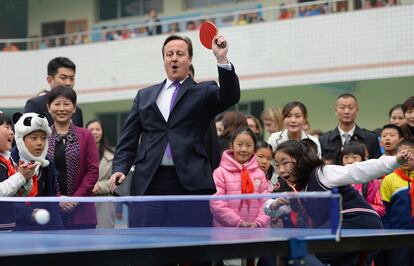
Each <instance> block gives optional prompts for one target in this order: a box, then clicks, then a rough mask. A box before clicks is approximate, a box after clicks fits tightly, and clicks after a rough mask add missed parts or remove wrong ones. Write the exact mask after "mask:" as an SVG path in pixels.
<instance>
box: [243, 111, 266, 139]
mask: <svg viewBox="0 0 414 266" xmlns="http://www.w3.org/2000/svg"><path fill="white" fill-rule="evenodd" d="M247 119H251V120H253V121H254V123H255V124H256V126H257V128H258V129H259V135H260V134H262V133H263V127H262V125H261V124H260V121H259V119H258V118H257V117H255V116H254V115H246V122H247Z"/></svg>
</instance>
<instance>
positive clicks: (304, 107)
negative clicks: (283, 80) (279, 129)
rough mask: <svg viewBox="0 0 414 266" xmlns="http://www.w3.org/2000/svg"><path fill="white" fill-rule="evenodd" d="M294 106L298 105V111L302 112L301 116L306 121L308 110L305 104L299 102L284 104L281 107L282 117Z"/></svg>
mask: <svg viewBox="0 0 414 266" xmlns="http://www.w3.org/2000/svg"><path fill="white" fill-rule="evenodd" d="M295 107H299V109H300V111H301V112H302V114H303V117H304V118H305V121H307V120H308V110H307V109H306V106H305V105H304V104H303V103H301V102H290V103H287V104H285V106H284V107H283V110H282V117H283V119H285V118H286V117H287V116H288V115H289V112H290V111H292V109H293V108H295Z"/></svg>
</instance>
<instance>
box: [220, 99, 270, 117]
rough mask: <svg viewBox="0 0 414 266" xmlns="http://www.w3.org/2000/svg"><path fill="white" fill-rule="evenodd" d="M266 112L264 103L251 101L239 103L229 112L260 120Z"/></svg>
mask: <svg viewBox="0 0 414 266" xmlns="http://www.w3.org/2000/svg"><path fill="white" fill-rule="evenodd" d="M263 110H264V101H251V102H243V103H238V104H236V105H234V106H233V107H231V108H230V109H229V110H228V111H239V112H242V113H244V114H245V115H254V116H255V117H257V118H259V119H260V116H261V114H262V112H263Z"/></svg>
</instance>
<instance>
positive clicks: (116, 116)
mask: <svg viewBox="0 0 414 266" xmlns="http://www.w3.org/2000/svg"><path fill="white" fill-rule="evenodd" d="M97 117H98V119H99V120H100V121H102V125H103V127H104V129H105V137H106V139H107V140H108V142H109V145H110V146H111V147H116V144H117V142H118V140H119V138H120V137H121V133H122V129H123V127H124V124H125V120H126V119H127V117H128V112H120V113H98V114H97Z"/></svg>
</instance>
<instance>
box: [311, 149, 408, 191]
mask: <svg viewBox="0 0 414 266" xmlns="http://www.w3.org/2000/svg"><path fill="white" fill-rule="evenodd" d="M408 160H414V156H413V154H411V152H409V151H406V150H401V151H399V152H398V154H397V155H396V156H382V157H380V158H379V159H371V160H368V161H364V162H357V163H353V164H348V165H345V166H340V165H326V166H324V167H323V168H322V169H321V170H319V173H318V174H319V175H318V176H319V180H320V182H321V183H322V184H323V185H324V186H325V187H327V188H328V189H329V188H335V187H340V186H344V185H350V184H362V183H366V182H368V181H370V180H371V179H375V178H378V177H380V176H383V175H385V174H389V173H391V172H393V171H394V170H395V169H396V168H398V167H399V166H400V165H402V164H404V163H406V162H407V161H408Z"/></svg>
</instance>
